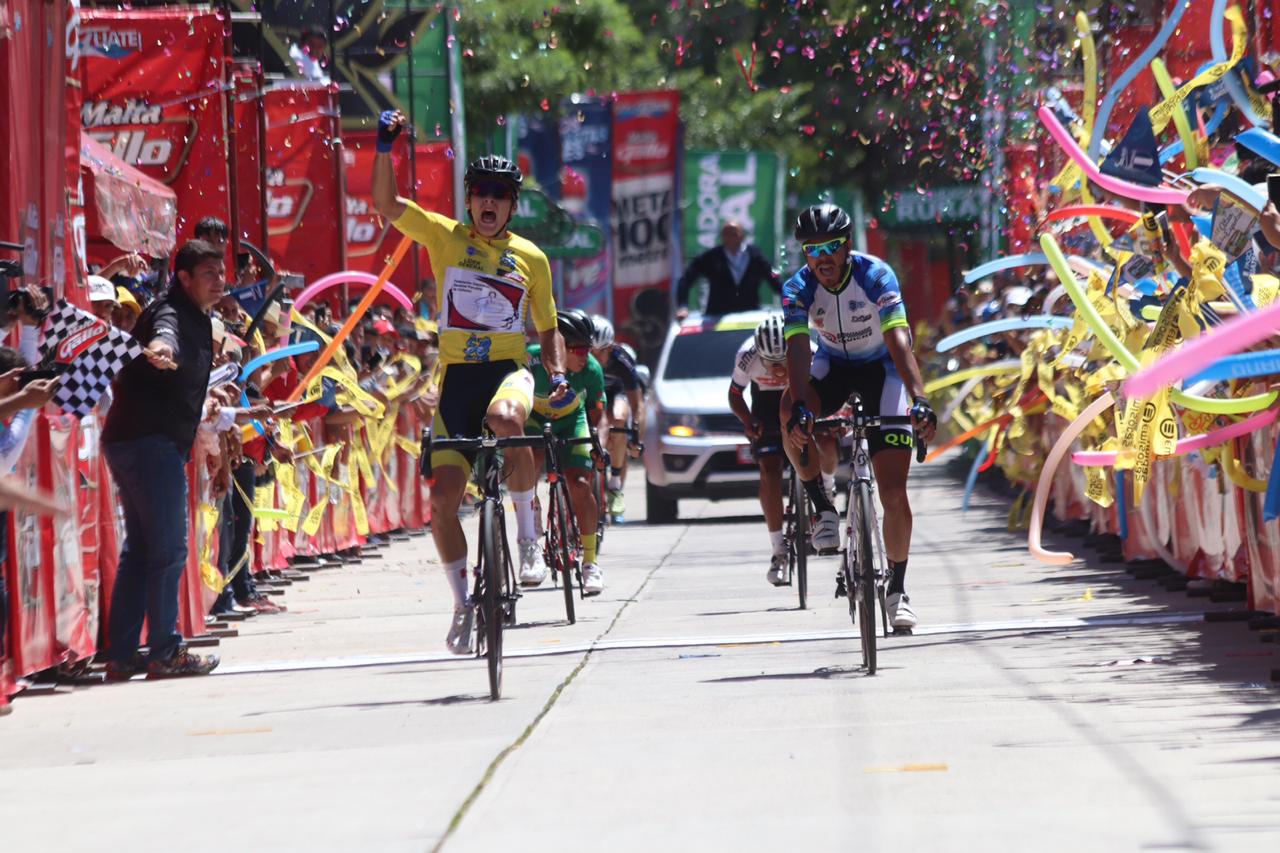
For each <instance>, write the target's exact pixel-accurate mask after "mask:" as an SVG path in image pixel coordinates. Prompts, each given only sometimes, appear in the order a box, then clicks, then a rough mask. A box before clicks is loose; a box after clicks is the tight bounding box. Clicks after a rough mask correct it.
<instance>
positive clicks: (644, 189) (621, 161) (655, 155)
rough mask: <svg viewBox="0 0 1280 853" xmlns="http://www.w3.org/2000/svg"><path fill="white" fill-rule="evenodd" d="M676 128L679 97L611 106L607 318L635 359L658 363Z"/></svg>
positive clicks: (622, 98)
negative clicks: (610, 284) (610, 262)
mask: <svg viewBox="0 0 1280 853" xmlns="http://www.w3.org/2000/svg"><path fill="white" fill-rule="evenodd" d="M679 123H680V93H679V92H627V93H623V94H619V95H618V97H617V99H616V100H615V101H614V103H613V215H612V217H611V223H610V225H611V231H612V239H613V287H614V299H613V304H614V318H615V323H616V325H617V327H618V331H619V333H620V334H621V336H622V337H624V338H626V339H628V340H631V341H632V342H633V343H634V344H635V346H636V350H637V352H638V353H639V355H640V358H641V360H652V358H654V357H656V356H657V350H658V348H659V347H660V346H661V345H662V339H663V336H664V335H665V333H666V327H667V318H668V316H669V312H670V306H669V305H668V302H669V298H670V292H671V265H672V251H673V246H674V235H673V233H672V226H673V221H674V217H675V194H676V156H677V153H678V152H677V151H676V146H677V139H678V135H679V133H678V131H679Z"/></svg>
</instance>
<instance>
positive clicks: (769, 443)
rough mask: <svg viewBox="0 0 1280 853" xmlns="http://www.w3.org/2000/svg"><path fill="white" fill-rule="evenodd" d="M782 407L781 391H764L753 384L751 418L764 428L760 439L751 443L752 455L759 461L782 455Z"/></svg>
mask: <svg viewBox="0 0 1280 853" xmlns="http://www.w3.org/2000/svg"><path fill="white" fill-rule="evenodd" d="M781 407H782V392H781V391H770V390H768V389H762V388H761V387H760V386H759V385H757V384H756V383H754V382H752V383H751V417H753V418H755V419H756V420H758V421H759V422H760V423H761V424H762V425H763V426H764V432H762V433H760V437H759V438H758V439H756V440H755V441H753V442H751V455H752V457H754V458H755V459H757V460H758V459H760V458H761V457H764V456H777V455H778V454H780V453H782V424H781V423H780V421H779V414H780V412H781Z"/></svg>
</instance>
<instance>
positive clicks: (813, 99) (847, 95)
mask: <svg viewBox="0 0 1280 853" xmlns="http://www.w3.org/2000/svg"><path fill="white" fill-rule="evenodd" d="M459 5H460V11H461V17H460V19H459V21H458V32H459V36H460V38H461V39H462V46H463V48H464V60H463V62H464V74H465V80H466V99H467V102H466V107H467V114H468V125H469V127H471V128H474V129H477V130H480V131H482V132H484V133H488V132H489V131H490V130H492V128H493V124H494V122H495V120H496V117H497V116H499V115H501V114H504V113H507V112H527V113H529V112H539V111H554V110H555V109H556V108H557V105H558V104H559V103H560V101H561V100H562V99H563V98H564V97H566V96H567V95H569V94H571V93H573V92H595V93H600V94H608V93H610V92H613V91H617V90H622V89H627V88H632V89H639V88H675V89H679V90H680V92H681V97H682V106H681V117H682V119H683V121H684V125H685V140H686V144H687V145H688V146H690V147H706V148H719V149H733V148H756V149H765V150H775V151H778V152H780V153H781V154H783V155H784V156H785V157H786V162H787V164H788V168H789V175H790V177H791V181H790V184H791V188H792V189H794V190H797V191H801V192H803V191H806V190H810V189H813V188H818V187H824V186H853V185H864V186H867V187H868V188H870V189H873V190H876V189H881V188H885V187H888V186H902V185H905V184H920V183H935V182H936V183H955V182H957V181H972V180H974V179H975V177H976V175H977V174H978V173H979V172H980V171H981V170H982V169H983V168H984V167H985V166H986V165H987V145H986V140H985V139H984V137H983V133H984V116H983V111H984V110H986V109H987V107H988V106H998V104H993V103H992V101H991V100H990V99H991V98H992V91H993V88H992V86H991V85H989V80H988V78H990V77H991V76H992V75H995V74H998V73H1000V72H1002V71H1003V70H1004V69H1005V68H1006V67H1009V66H1010V61H1011V60H1010V57H1009V56H1008V54H1007V49H1006V51H1005V52H1003V53H1001V52H994V53H993V52H991V51H990V50H988V53H987V59H986V60H984V58H983V56H984V54H983V50H984V44H983V42H984V40H985V39H995V38H997V37H998V31H999V30H1000V27H1001V21H1002V20H1003V18H1002V16H1004V17H1007V15H1008V11H1007V9H1008V7H1007V6H1006V5H1004V4H1001V3H998V2H996V0H883V2H881V3H879V4H876V3H872V2H858V0H828V2H814V0H757V2H740V0H630V2H627V0H562V2H561V3H560V4H559V5H555V0H550V2H548V0H541V2H531V1H530V0H464V2H461V3H460V4H459ZM992 57H995V59H996V60H997V61H996V63H995V64H996V65H997V66H998V67H988V61H989V60H991V59H992Z"/></svg>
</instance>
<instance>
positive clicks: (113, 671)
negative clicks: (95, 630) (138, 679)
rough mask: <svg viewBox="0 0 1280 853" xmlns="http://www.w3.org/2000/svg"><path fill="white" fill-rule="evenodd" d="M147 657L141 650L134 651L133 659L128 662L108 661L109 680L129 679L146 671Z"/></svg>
mask: <svg viewBox="0 0 1280 853" xmlns="http://www.w3.org/2000/svg"><path fill="white" fill-rule="evenodd" d="M146 669H147V658H146V655H143V654H142V653H141V652H134V653H133V660H131V661H129V662H128V663H121V662H120V661H115V660H113V661H108V662H107V681H128V680H129V679H130V678H133V677H134V676H135V675H137V674H138V673H140V672H146Z"/></svg>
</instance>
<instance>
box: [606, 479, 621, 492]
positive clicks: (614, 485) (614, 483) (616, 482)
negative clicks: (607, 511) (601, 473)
mask: <svg viewBox="0 0 1280 853" xmlns="http://www.w3.org/2000/svg"><path fill="white" fill-rule="evenodd" d="M621 490H622V478H621V477H618V476H616V475H615V476H610V477H609V491H611V492H617V491H621Z"/></svg>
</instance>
